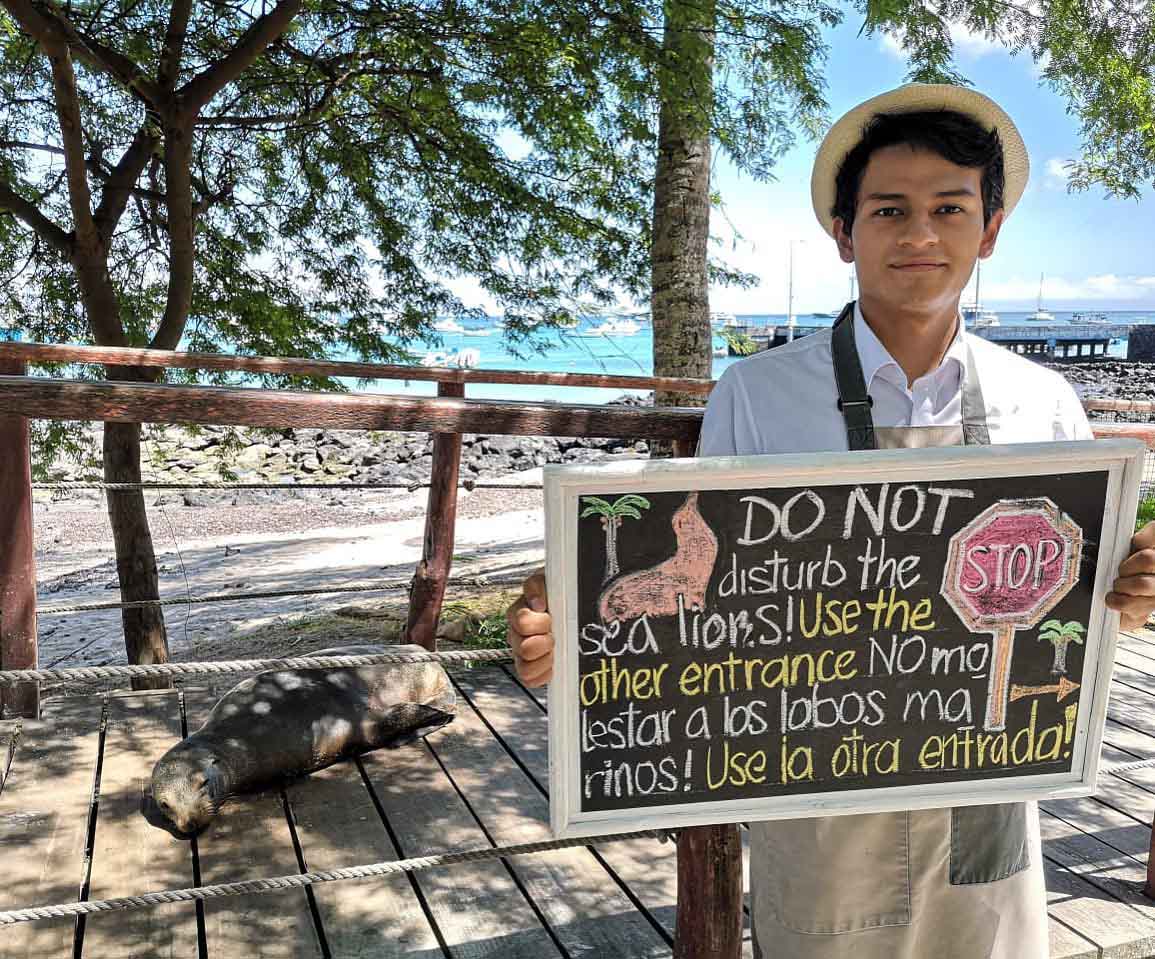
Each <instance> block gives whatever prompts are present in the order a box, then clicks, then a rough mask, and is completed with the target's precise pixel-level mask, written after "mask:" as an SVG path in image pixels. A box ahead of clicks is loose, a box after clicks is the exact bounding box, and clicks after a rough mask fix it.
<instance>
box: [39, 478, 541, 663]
mask: <svg viewBox="0 0 1155 959" xmlns="http://www.w3.org/2000/svg"><path fill="white" fill-rule="evenodd" d="M506 481H513V482H525V483H540V481H541V470H540V469H537V470H530V471H526V472H523V473H518V474H516V477H513V476H511V477H507V478H506ZM146 496H147V497H148V499H147V500H146V501H147V502H148V503H149V516H150V520H151V524H152V535H153V542H154V545H155V549H156V556H157V564H158V567H159V570H160V595H161V597H162V598H175V597H181V596H188V595H191V596H203V595H206V594H216V593H233V594H237V595H244V593H245V592H246V591H249V592H256V591H266V590H292V589H312V588H319V587H325V586H348V585H358V584H367V583H372V582H374V581H382V580H385V581H395V580H408V579H409V578H411V577H412V575H413V571H414V569H415V567H416V564H417V562H418V560H419V559H420V556H421V547H422V540H423V534H424V523H425V519H424V517H425V502H426V496H427V491H426V490H419V491H416V492H414V493H407V492H405V491H398V492H376V491H372V490H349V491H343V492H341V493H340V494H339V495H337V496H334V495H333V494H330V493H324V494H322V495H320V496H317V497H311V498H305V499H296V500H290V501H287V502H280V503H278V502H277V501H275V500H273V499H271V498H268V497H267V494H262V498H261V499H260V500H257V501H250V502H240V503H238V505H224V506H220V505H216V506H205V507H189V506H184V505H183V504H181V503H180V500H179V499H175V498H172V497H165V498H164V499H162V505H153V503H154V501H155V499H156V494H146ZM243 499H244V498H243V497H242V500H243ZM164 500H167V502H165V501H164ZM541 502H542V501H541V493H540V491H536V490H518V491H510V490H485V489H483V488H479V489H476V490H474V491H472V492H468V491H465V490H462V491H460V494H459V503H458V521H457V535H456V544H455V547H454V563H453V570H452V572H451V576H454V577H471V576H481V575H484V576H490V577H502V578H504V577H510V576H520V575H524V574H525V573H526V572H528V571H529V570H531V569H534V568H536V567H537V566H539V565H541V562H542V559H543V556H544V539H543V525H544V524H543V517H542V505H541ZM35 525H36V544H37V555H36V562H37V579H38V594H39V596H38V601H39V606H40V607H56V606H65V605H73V604H81V603H93V602H98V603H99V602H110V601H116V600H118V599H119V595H120V594H119V591H118V584H117V581H116V561H115V552H114V550H113V544H112V535H111V531H110V529H109V525H108V518H107V515H106V513H105V508H104V501H103V498H102V497H101V496H97V495H94V496H93V497H92V498H87V499H79V500H78V499H76V498H70V499H67V500H60V501H55V502H53V501H50V500H49V501H44V502H38V503H37V504H36V508H35ZM451 595H452V593H451ZM404 599H405V592H404V591H403V590H399V591H394V592H390V593H381V592H375V593H343V594H333V595H325V596H294V597H287V598H274V599H253V600H239V601H233V602H222V603H212V604H206V605H197V606H170V607H166V608H165V622H166V624H167V627H168V636H169V647H170V652H171V654H172V658H173V659H176V660H192V659H197V658H200V657H201V656H205V657H206V658H213V659H217V658H222V654H223V655H225V656H228V655H234V656H236V657H238V658H239V657H245V656H252V655H266V654H271V651H270V650H269V649H267V645H266V647H265V648H261V649H259V650H257V649H253V648H246V644H245V641H244V640H245V638H246V637H247V636H249V635H259V634H261V632H262V630H265V631H266V632H267V627H269V626H270V625H274V624H277V623H284V624H288V623H291V622H293V621H297V620H299V619H300V618H301V617H308V616H310V615H315V614H317V613H320V612H333V611H336V610H346V611H348V612H351V613H352V614H354V615H355V614H357V613H358V611H359V610H365V609H374V608H377V607H379V606H381V605H382V604H383V603H384V602H385V601H387V600H392V601H393V604H394V606H395V607H396V605H397V604H398V603H399V602H403V601H404ZM350 607H352V609H350ZM39 633H40V664H41V666H42V667H49V666H80V665H92V664H102V665H103V664H108V663H123V662H124V661H125V653H124V645H123V636H122V633H121V626H120V611H119V610H101V611H86V612H76V613H42V614H41V615H40V617H39ZM354 641H364V639H363V636H357V637H356V639H355V640H354ZM285 645H289V644H288V643H286V644H285ZM329 645H332V643H331V642H330V643H329ZM284 651H285V652H291V650H290V649H285V650H284Z"/></svg>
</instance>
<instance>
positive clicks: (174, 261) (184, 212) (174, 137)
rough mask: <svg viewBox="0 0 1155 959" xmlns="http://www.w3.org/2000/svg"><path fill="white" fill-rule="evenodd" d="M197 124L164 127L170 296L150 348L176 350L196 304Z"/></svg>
mask: <svg viewBox="0 0 1155 959" xmlns="http://www.w3.org/2000/svg"><path fill="white" fill-rule="evenodd" d="M192 139H193V126H192V124H191V123H189V124H187V125H185V126H179V127H171V126H170V127H167V128H166V129H165V131H164V179H165V187H166V191H165V192H166V195H165V201H166V203H165V206H166V210H167V213H168V249H169V270H168V298H167V300H166V301H165V306H164V316H162V317H161V320H160V325H159V326H158V327H157V330H156V333H155V334H154V335H153V338H152V341H151V342H150V343H149V349H153V350H175V349H176V347H177V344H178V343H180V338H181V336H182V335H183V333H184V327H185V323H186V322H188V314H189V309H190V308H191V307H192V287H193V275H194V267H195V254H196V244H195V236H194V234H195V232H196V220H195V211H194V209H193V198H192V170H191V167H192V151H193V142H192Z"/></svg>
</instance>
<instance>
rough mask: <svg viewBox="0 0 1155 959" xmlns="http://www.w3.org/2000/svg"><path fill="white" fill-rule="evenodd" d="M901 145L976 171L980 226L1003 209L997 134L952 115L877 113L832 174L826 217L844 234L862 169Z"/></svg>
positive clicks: (943, 112)
mask: <svg viewBox="0 0 1155 959" xmlns="http://www.w3.org/2000/svg"><path fill="white" fill-rule="evenodd" d="M896 143H906V144H909V146H910V147H911V148H912V149H915V148H919V149H923V150H929V151H931V152H932V153H937V154H938V155H939V156H941V157H943V158H944V159H946V160H949V161H950V162H951V163H955V164H957V165H958V166H966V167H981V168H982V177H981V180H982V198H983V226H984V227H985V226H986V225H987V224H988V223H989V222H990V219H991V217H992V216H994V214H995V211H997V210H1001V209H1002V207H1003V187H1004V184H1005V177H1004V174H1003V144H1002V141H1001V140H1000V139H999V134H998V131H997V130H991V131H990V132H989V133H988V132H987V131H986V130H984V129H983V128H982V126H981V125H980V124H978V123H977V122H976V121H974V120H973V119H971V118H970V117H968V116H966V115H965V114H962V113H959V112H957V111H955V110H928V111H924V112H920V113H880V114H877V115H876V116H874V117H873V118H872V119H871V120H870V122H869V123H867V124H866V126H865V127H864V128H863V131H862V139H861V140H859V141H858V145H857V146H855V147H854V149H853V150H851V151H850V152H849V153H848V154H846V157H845V159H843V161H842V165H841V166H840V167H839V168H838V173H837V174H836V175H835V177H834V191H835V192H834V206H833V207H832V208H831V211H830V212H831V216H835V217H842V222H843V229H844V230H846V232H847V233H849V232H850V228H851V227H852V226H853V225H854V213H855V210H856V209H857V204H858V188H859V187H860V186H861V185H862V174H863V172H864V171H865V170H866V164H867V163H868V162H869V160H870V157H871V156H872V155H873V154H874V152H875V151H876V150H881V149H882V148H884V147H889V146H894V145H895V144H896Z"/></svg>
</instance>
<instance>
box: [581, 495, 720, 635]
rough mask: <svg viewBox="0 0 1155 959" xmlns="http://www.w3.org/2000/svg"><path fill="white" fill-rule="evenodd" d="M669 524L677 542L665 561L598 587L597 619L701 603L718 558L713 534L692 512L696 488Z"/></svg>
mask: <svg viewBox="0 0 1155 959" xmlns="http://www.w3.org/2000/svg"><path fill="white" fill-rule="evenodd" d="M670 525H671V526H672V527H673V529H674V539H675V541H676V542H677V548H676V549H675V550H674V555H673V556H671V557H670V558H669V559H667V560H666V561H665V562H662V563H659V564H658V565H657V566H653V567H651V568H650V569H643V570H639V571H638V572H636V573H628V574H627V575H625V576H621V577H619V578H618V579H615V580H613V581H612V582H611V583H610V584H609V585H608V586H607V587H606V588H605V590H604V591H603V592H602V595H601V598H600V600H599V601H598V613H599V614H600V615H601V618H602V622H604V623H612V622H614V621H615V620H617V621H624V620H627V619H634V618H637V617H639V616H641V615H642V614H643V613H646V614H648V615H650V616H654V617H657V616H676V615H677V613H678V597H679V596H681V597H682V606H683V608H685V609H690V608H691V607H692V606H699V607H700V606H704V605H705V603H706V587H707V585H709V582H710V574H711V573H712V572H713V571H714V560H715V559H717V558H718V537H717V536H715V535H714V531H713V530H712V529H710V526H709V524H708V523H707V522H706V521H705V520H704V519H703V518H702V514H701V513H699V512H698V494H697V493H690V495H689V496H687V497H686V501H685V502H684V503H683V504H682V505H681V506H679V507H678V509H677V511H675V513H674V515H673V518H672V519H671V521H670Z"/></svg>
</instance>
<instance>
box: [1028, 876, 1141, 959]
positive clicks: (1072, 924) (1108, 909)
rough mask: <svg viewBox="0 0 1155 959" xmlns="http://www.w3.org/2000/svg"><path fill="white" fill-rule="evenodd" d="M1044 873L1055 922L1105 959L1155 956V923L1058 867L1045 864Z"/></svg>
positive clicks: (1050, 908)
mask: <svg viewBox="0 0 1155 959" xmlns="http://www.w3.org/2000/svg"><path fill="white" fill-rule="evenodd" d="M1043 869H1044V873H1045V876H1046V883H1047V912H1048V913H1049V914H1050V916H1051V917H1052V920H1058V921H1059V922H1061V923H1062V924H1063V925H1065V926H1066V927H1068V929H1071V930H1074V931H1075V932H1077V933H1078V934H1079V935H1080V936H1082V937H1083V938H1084V939H1087V940H1089V941H1090V942H1092V943H1094V944H1095V945H1096V946H1098V947H1099V949H1100V953H1099V954H1100V955H1101V956H1103V957H1104V959H1143V957H1145V956H1149V955H1151V953H1152V952H1155V922H1152V921H1151V920H1150V919H1147V918H1146V917H1145V916H1143V915H1142V914H1141V913H1139V912H1138V911H1136V910H1135V909H1133V908H1132V907H1131V906H1128V905H1126V904H1125V903H1122V902H1119V901H1118V900H1117V899H1115V898H1113V897H1112V896H1111V895H1109V894H1108V893H1106V892H1104V891H1103V890H1101V889H1098V888H1096V887H1095V886H1093V885H1091V884H1090V883H1089V882H1087V881H1086V880H1085V879H1083V878H1082V877H1080V876H1077V875H1076V874H1075V873H1073V872H1071V871H1070V870H1068V869H1065V868H1063V867H1062V866H1060V865H1058V864H1057V863H1054V862H1051V861H1044V864H1043ZM1053 925H1054V922H1052V926H1053ZM1077 954H1078V953H1076V955H1077ZM1088 955H1092V956H1093V955H1094V953H1093V952H1092V953H1089V954H1088Z"/></svg>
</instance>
